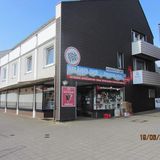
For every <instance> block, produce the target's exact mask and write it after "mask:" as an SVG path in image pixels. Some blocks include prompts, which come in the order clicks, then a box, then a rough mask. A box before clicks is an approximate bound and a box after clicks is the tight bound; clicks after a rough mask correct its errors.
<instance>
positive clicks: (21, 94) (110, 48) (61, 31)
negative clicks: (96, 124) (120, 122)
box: [0, 0, 160, 121]
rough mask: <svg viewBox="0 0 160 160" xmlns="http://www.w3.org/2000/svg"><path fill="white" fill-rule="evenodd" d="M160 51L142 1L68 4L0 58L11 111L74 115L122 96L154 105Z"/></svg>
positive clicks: (102, 108) (104, 107) (104, 109)
mask: <svg viewBox="0 0 160 160" xmlns="http://www.w3.org/2000/svg"><path fill="white" fill-rule="evenodd" d="M159 59H160V49H159V48H158V47H155V46H154V45H153V35H152V32H151V30H150V27H149V25H148V22H147V20H146V17H145V15H144V12H143V10H142V8H141V5H140V3H139V1H138V0H134V1H133V0H121V1H119V0H97V1H96V0H86V1H85V0H83V1H69V2H61V3H60V4H58V5H57V7H56V17H55V20H51V21H50V22H49V23H47V24H46V25H44V26H43V27H42V28H40V29H39V30H38V31H36V32H35V33H33V34H32V35H31V36H29V37H28V38H27V39H26V40H24V41H23V42H21V43H20V44H18V45H17V46H16V47H15V48H14V49H13V50H12V51H11V52H9V53H8V54H7V55H5V56H4V57H2V58H1V59H0V66H1V84H0V90H1V99H0V100H1V108H2V109H4V110H5V112H9V111H12V112H16V113H17V114H30V113H31V114H32V116H33V117H35V116H41V117H54V118H55V119H56V120H60V121H63V120H73V119H76V117H77V116H91V117H102V116H103V114H104V113H108V112H109V113H113V110H114V109H115V108H118V107H119V106H120V105H121V103H122V101H128V102H130V103H132V106H133V111H134V112H139V111H145V110H151V109H154V108H155V98H156V97H159V94H158V93H159V92H158V90H157V87H158V86H160V75H159V74H158V73H156V72H155V61H156V60H159Z"/></svg>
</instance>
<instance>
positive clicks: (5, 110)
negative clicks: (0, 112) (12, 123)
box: [4, 91, 7, 113]
mask: <svg viewBox="0 0 160 160" xmlns="http://www.w3.org/2000/svg"><path fill="white" fill-rule="evenodd" d="M4 113H7V91H6V104H5V109H4Z"/></svg>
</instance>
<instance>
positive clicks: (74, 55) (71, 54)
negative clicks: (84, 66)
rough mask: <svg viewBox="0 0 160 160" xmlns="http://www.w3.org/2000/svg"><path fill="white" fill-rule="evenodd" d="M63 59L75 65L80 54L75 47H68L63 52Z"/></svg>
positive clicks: (78, 61)
mask: <svg viewBox="0 0 160 160" xmlns="http://www.w3.org/2000/svg"><path fill="white" fill-rule="evenodd" d="M64 57H65V60H66V62H67V63H68V64H70V65H73V66H77V65H78V64H79V63H80V60H81V56H80V53H79V51H78V49H77V48H75V47H68V48H67V49H66V50H65V53H64Z"/></svg>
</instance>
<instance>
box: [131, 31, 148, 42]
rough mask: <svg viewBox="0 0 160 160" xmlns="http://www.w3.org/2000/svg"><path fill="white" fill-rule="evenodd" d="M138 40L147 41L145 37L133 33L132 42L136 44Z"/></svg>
mask: <svg viewBox="0 0 160 160" xmlns="http://www.w3.org/2000/svg"><path fill="white" fill-rule="evenodd" d="M138 40H142V41H146V37H145V35H144V34H142V33H139V32H136V31H132V42H136V41H138Z"/></svg>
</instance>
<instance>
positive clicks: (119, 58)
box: [117, 53, 124, 69]
mask: <svg viewBox="0 0 160 160" xmlns="http://www.w3.org/2000/svg"><path fill="white" fill-rule="evenodd" d="M117 67H118V68H120V69H123V68H124V54H123V53H117Z"/></svg>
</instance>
